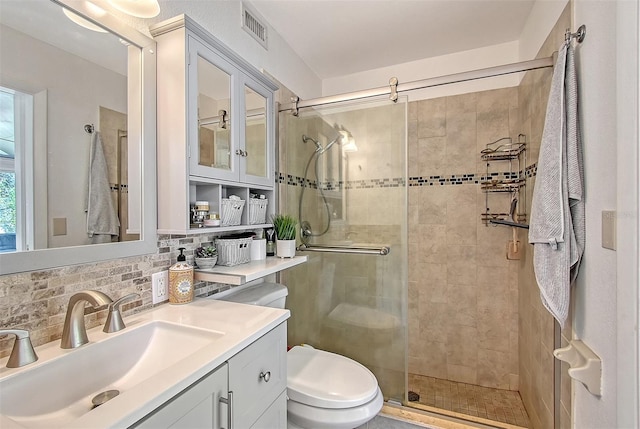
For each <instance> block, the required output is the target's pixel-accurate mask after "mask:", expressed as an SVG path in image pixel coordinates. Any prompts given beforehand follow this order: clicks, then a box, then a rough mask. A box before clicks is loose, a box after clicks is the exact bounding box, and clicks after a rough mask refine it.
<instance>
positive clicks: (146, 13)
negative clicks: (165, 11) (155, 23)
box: [108, 0, 160, 18]
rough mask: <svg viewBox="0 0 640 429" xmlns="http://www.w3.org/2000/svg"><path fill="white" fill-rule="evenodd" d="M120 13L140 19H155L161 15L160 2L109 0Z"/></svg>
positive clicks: (154, 0) (151, 0)
mask: <svg viewBox="0 0 640 429" xmlns="http://www.w3.org/2000/svg"><path fill="white" fill-rule="evenodd" d="M108 2H109V4H110V5H111V6H113V7H115V8H116V9H118V10H119V11H120V12H124V13H126V14H128V15H131V16H135V17H138V18H153V17H154V16H158V14H159V13H160V5H159V4H158V0H108Z"/></svg>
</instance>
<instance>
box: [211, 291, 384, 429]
mask: <svg viewBox="0 0 640 429" xmlns="http://www.w3.org/2000/svg"><path fill="white" fill-rule="evenodd" d="M287 294H288V290H287V287H286V286H284V285H282V284H279V283H266V282H265V283H258V284H256V285H251V286H248V287H244V288H234V289H231V290H229V291H225V292H222V293H220V294H219V296H218V297H216V299H220V300H223V301H232V302H240V303H244V304H252V305H261V306H266V307H275V308H284V305H285V302H286V298H287ZM287 397H288V401H287V426H288V428H289V429H316V428H317V429H323V428H326V429H353V428H356V427H358V426H361V425H363V424H365V423H366V422H368V421H369V420H371V419H373V418H374V417H375V416H376V415H377V414H378V412H380V410H381V409H382V405H383V396H382V391H381V390H380V387H379V386H378V380H377V379H376V377H375V375H373V373H372V372H371V371H369V369H368V368H366V367H365V366H364V365H361V364H360V363H358V362H356V361H354V360H353V359H349V358H347V357H345V356H341V355H338V354H335V353H330V352H327V351H323V350H318V349H315V348H313V347H310V346H306V345H305V346H295V347H292V348H291V350H289V352H288V353H287Z"/></svg>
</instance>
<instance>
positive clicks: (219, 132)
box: [198, 56, 232, 170]
mask: <svg viewBox="0 0 640 429" xmlns="http://www.w3.org/2000/svg"><path fill="white" fill-rule="evenodd" d="M230 100H231V76H229V75H228V74H227V73H226V72H224V71H222V70H220V69H219V68H218V67H216V66H215V65H213V64H211V63H210V62H209V61H207V60H206V59H204V58H202V57H200V56H198V125H199V126H198V129H199V131H198V138H199V150H198V153H199V156H198V164H200V165H204V166H207V167H214V168H220V169H224V170H230V169H231V141H230V136H231V126H232V125H231V103H230Z"/></svg>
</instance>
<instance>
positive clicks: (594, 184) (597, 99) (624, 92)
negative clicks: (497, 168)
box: [573, 0, 638, 429]
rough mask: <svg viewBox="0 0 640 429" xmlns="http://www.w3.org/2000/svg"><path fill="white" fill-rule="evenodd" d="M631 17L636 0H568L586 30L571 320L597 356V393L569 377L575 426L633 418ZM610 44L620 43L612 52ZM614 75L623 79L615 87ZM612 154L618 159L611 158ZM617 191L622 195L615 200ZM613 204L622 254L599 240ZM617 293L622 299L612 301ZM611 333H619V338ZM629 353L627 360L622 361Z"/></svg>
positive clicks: (634, 71) (625, 422) (624, 424)
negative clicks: (577, 268)
mask: <svg viewBox="0 0 640 429" xmlns="http://www.w3.org/2000/svg"><path fill="white" fill-rule="evenodd" d="M630 5H631V10H635V18H634V17H633V15H631V17H630V18H631V19H628V18H629V17H626V18H625V16H624V15H625V14H628V13H629V6H630ZM618 14H620V15H618ZM618 19H620V22H624V23H625V27H624V28H622V29H619V28H618ZM637 19H638V18H637V3H636V5H635V6H633V3H631V2H627V1H626V0H625V1H620V0H618V1H616V2H609V1H606V2H605V1H597V0H574V23H575V26H576V27H577V26H578V25H580V24H585V25H586V26H587V37H586V39H585V42H584V43H583V44H582V45H581V46H580V47H579V49H578V55H577V60H578V61H577V65H578V68H579V76H580V99H581V102H580V105H581V118H582V129H583V141H584V149H585V153H584V160H585V182H586V193H585V195H586V197H585V198H586V199H585V201H586V217H587V218H586V224H587V242H586V249H585V254H584V262H583V266H582V268H581V272H580V275H579V277H578V281H577V284H576V287H575V289H574V292H575V297H576V307H575V311H574V314H575V321H574V325H573V326H574V332H575V336H576V337H577V338H579V339H581V340H583V341H584V342H585V343H586V344H587V345H588V346H590V347H591V348H592V349H593V351H594V352H595V353H596V354H598V355H599V356H600V358H601V359H602V396H601V397H596V396H593V395H591V394H589V392H588V391H587V390H586V389H585V388H584V387H583V386H582V385H580V384H579V383H575V382H574V384H573V389H574V394H575V396H574V403H573V404H574V405H573V408H574V410H573V411H574V412H573V418H574V427H576V428H581V429H582V428H585V429H586V428H612V427H616V428H632V427H637V424H638V421H637V409H638V396H637V387H638V386H637V350H638V349H637V347H638V346H637V342H638V338H637V325H636V328H635V329H636V330H635V335H634V333H633V332H634V328H633V325H632V324H633V323H634V319H635V321H636V323H637V317H638V316H637V294H638V292H637V286H638V283H637V268H638V265H637V264H638V259H637V233H638V230H637V219H638V212H637V201H638V200H637V185H638V182H637V167H638V164H637V153H638V152H637V145H638V134H637V103H638V92H637V84H638V67H637V58H638V51H637V42H638V40H637V28H638V21H637ZM620 30H621V31H620ZM621 37H624V38H626V37H630V38H632V40H633V38H635V42H632V43H630V44H629V43H625V44H622V43H621V44H618V43H619V42H620V38H621ZM634 44H635V51H634V50H633V46H634ZM616 47H621V48H622V49H620V50H619V51H618V52H616ZM617 80H618V81H621V82H625V83H626V84H627V86H626V87H624V86H622V85H619V86H617V85H616V81H617ZM633 112H635V119H631V120H629V119H623V115H629V114H631V115H633ZM634 122H635V125H634ZM618 160H621V161H622V162H621V163H620V164H618ZM616 171H617V172H618V178H617V177H616ZM616 189H617V192H616ZM617 195H618V196H621V197H622V196H624V197H625V198H626V199H627V201H626V202H624V204H620V205H618V198H617ZM623 200H624V198H623ZM621 203H622V201H621ZM616 209H617V210H618V215H619V219H621V221H620V222H619V226H620V227H624V228H625V229H624V230H619V234H618V239H619V241H620V242H619V246H620V247H619V249H620V251H622V250H623V249H624V251H625V254H624V255H622V254H621V253H620V251H619V252H615V251H613V250H607V249H604V248H603V247H602V246H601V235H600V234H601V212H602V211H603V210H616ZM618 258H620V260H618ZM629 259H631V260H629ZM623 260H624V261H625V264H624V265H623V264H621V262H622V261H623ZM617 275H619V276H620V277H619V278H617ZM634 278H635V280H634ZM618 296H619V297H621V298H622V299H623V301H626V302H621V303H618V299H617V298H618ZM634 307H635V308H634ZM619 309H620V310H624V313H627V314H628V316H629V318H628V320H624V319H621V318H619V316H621V313H619ZM618 333H624V335H623V338H621V343H618ZM634 336H635V338H634ZM629 359H631V362H630V363H629V362H625V361H627V360H629ZM634 359H635V371H634V368H633V367H634ZM619 362H621V363H623V367H624V368H625V369H626V371H627V373H626V374H623V375H622V376H621V377H618V369H622V367H620V368H618V364H619ZM634 372H635V373H636V374H635V376H634ZM625 378H626V381H625ZM634 385H635V387H634ZM623 387H624V388H625V389H624V391H622V390H621V388H623ZM634 414H635V418H634V417H633V415H634ZM618 416H620V418H619V419H618ZM634 419H635V421H634Z"/></svg>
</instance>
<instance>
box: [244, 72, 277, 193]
mask: <svg viewBox="0 0 640 429" xmlns="http://www.w3.org/2000/svg"><path fill="white" fill-rule="evenodd" d="M271 104H272V97H271V95H270V93H269V91H267V90H265V89H264V88H261V87H260V86H259V85H249V84H247V83H246V82H245V84H244V135H243V136H242V137H243V140H244V153H243V157H242V160H241V163H242V164H241V166H240V171H241V174H242V179H243V180H244V181H246V182H249V183H256V184H265V185H272V184H273V178H272V177H271V175H272V173H271V169H270V166H271V163H272V156H271V153H272V150H271V149H270V148H269V147H270V146H269V141H270V139H269V133H270V132H272V130H271V126H270V125H269V124H271V123H272V122H270V121H269V118H270V117H271V116H272V115H273V111H272V110H273V109H270V108H269V106H271Z"/></svg>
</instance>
